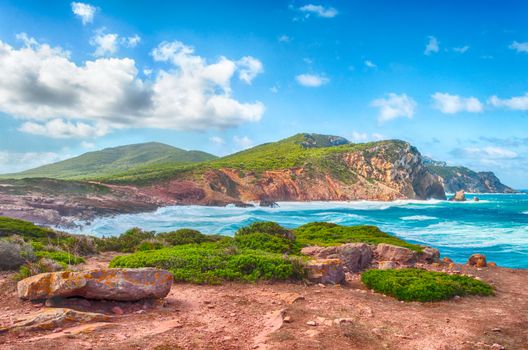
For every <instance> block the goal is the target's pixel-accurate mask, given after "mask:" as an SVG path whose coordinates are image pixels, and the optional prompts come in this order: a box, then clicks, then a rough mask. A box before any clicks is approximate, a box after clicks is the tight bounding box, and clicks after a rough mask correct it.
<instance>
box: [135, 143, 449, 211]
mask: <svg viewBox="0 0 528 350" xmlns="http://www.w3.org/2000/svg"><path fill="white" fill-rule="evenodd" d="M186 183H187V186H182V185H183V182H182V181H181V180H178V179H174V180H171V181H169V182H166V183H164V184H158V185H156V186H152V187H150V188H144V189H142V191H143V192H145V193H150V194H151V195H153V196H157V197H158V196H162V197H163V198H164V199H169V200H170V201H172V202H174V203H176V204H190V203H194V204H226V203H238V202H249V201H260V200H271V201H316V200H321V201H328V200H337V201H339V200H383V201H385V200H396V199H429V198H437V199H445V193H444V190H443V186H442V184H441V182H440V181H439V179H438V177H437V176H434V175H432V174H431V173H430V172H429V171H428V169H427V168H426V167H425V166H424V165H423V162H422V158H421V155H420V153H419V152H418V151H417V150H416V149H415V148H414V147H412V146H410V145H409V144H407V143H403V142H401V143H398V144H384V145H377V146H374V147H372V148H370V149H367V150H364V151H357V152H343V153H337V154H334V155H332V156H331V157H329V158H328V159H326V160H325V163H324V164H305V165H304V166H301V167H295V168H290V169H281V170H268V171H263V172H260V173H255V172H244V171H240V170H236V169H229V168H221V169H215V170H210V171H207V172H206V173H204V174H203V176H202V177H201V178H200V179H196V180H194V181H186ZM191 188H193V189H194V190H193V193H194V192H196V193H200V194H201V195H200V196H199V197H193V198H190V197H187V196H182V191H185V192H189V191H190V189H191Z"/></svg>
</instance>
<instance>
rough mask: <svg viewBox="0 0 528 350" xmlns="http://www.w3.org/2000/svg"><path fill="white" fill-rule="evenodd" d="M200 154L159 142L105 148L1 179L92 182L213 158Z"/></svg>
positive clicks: (210, 155)
mask: <svg viewBox="0 0 528 350" xmlns="http://www.w3.org/2000/svg"><path fill="white" fill-rule="evenodd" d="M215 158H216V156H214V155H212V154H209V153H206V152H201V151H186V150H183V149H180V148H176V147H172V146H169V145H166V144H163V143H157V142H149V143H140V144H134V145H127V146H120V147H113V148H105V149H103V150H101V151H94V152H88V153H85V154H82V155H80V156H78V157H75V158H70V159H66V160H63V161H60V162H57V163H53V164H49V165H44V166H41V167H38V168H34V169H30V170H26V171H23V172H20V173H16V174H7V175H3V176H2V177H3V178H26V177H47V178H54V179H92V178H96V177H101V176H109V175H110V174H114V173H121V172H126V171H131V170H132V169H134V168H136V167H141V166H149V165H160V164H165V163H171V164H187V163H196V162H203V161H208V160H212V159H215Z"/></svg>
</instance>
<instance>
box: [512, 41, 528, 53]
mask: <svg viewBox="0 0 528 350" xmlns="http://www.w3.org/2000/svg"><path fill="white" fill-rule="evenodd" d="M509 48H510V49H512V50H515V51H517V52H525V53H526V52H528V42H522V43H521V42H518V41H514V42H513V43H511V45H510V46H509Z"/></svg>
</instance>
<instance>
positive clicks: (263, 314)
mask: <svg viewBox="0 0 528 350" xmlns="http://www.w3.org/2000/svg"><path fill="white" fill-rule="evenodd" d="M110 257H111V255H103V256H101V257H98V258H96V259H91V260H90V261H89V264H88V266H89V267H94V266H106V263H107V261H108V259H109V258H110ZM463 269H464V272H465V273H469V274H471V275H474V276H478V277H479V278H482V280H485V281H487V282H489V283H491V284H492V285H493V286H494V287H495V288H496V295H495V296H493V297H464V298H457V299H453V300H450V301H445V302H436V303H414V302H413V303H403V302H399V301H397V300H395V299H393V298H390V297H386V296H383V295H380V294H377V293H373V292H371V291H369V290H366V289H365V287H364V286H363V285H362V284H361V282H360V281H359V276H358V275H354V276H350V279H349V281H348V282H347V283H346V284H345V285H343V286H326V287H325V286H322V285H311V286H307V285H305V284H300V283H299V284H291V283H273V284H263V283H259V284H237V283H228V284H224V285H221V286H197V285H191V284H175V285H174V286H173V288H172V290H171V292H170V294H169V295H168V297H167V298H166V299H165V300H163V301H144V302H138V303H124V302H120V303H119V302H105V301H86V300H79V299H73V300H65V301H63V302H61V303H59V304H57V305H59V306H67V307H71V308H75V309H78V310H84V311H95V312H103V313H107V314H109V315H113V312H112V311H111V310H112V308H113V307H115V306H119V307H120V308H121V309H122V310H123V311H124V314H123V315H113V318H112V320H111V321H110V322H107V323H94V324H85V325H79V326H74V327H70V328H65V329H57V330H54V331H31V332H20V333H15V332H10V333H6V334H0V348H1V349H5V350H8V349H65V350H67V349H75V350H82V349H156V350H169V349H420V350H422V349H501V348H502V347H504V348H505V349H528V288H527V286H528V270H510V269H503V268H498V267H490V268H485V269H476V268H469V267H463ZM12 277H13V275H12V274H6V273H4V274H2V275H0V299H1V303H0V325H7V324H9V323H11V322H12V321H13V320H14V319H15V318H17V317H19V316H20V315H25V314H29V313H31V312H35V311H38V310H39V309H41V308H45V307H46V306H44V305H42V304H35V303H31V302H27V301H21V300H19V299H18V298H17V296H16V292H15V286H16V285H15V282H13V278H12ZM313 324H315V325H313ZM494 344H495V345H494Z"/></svg>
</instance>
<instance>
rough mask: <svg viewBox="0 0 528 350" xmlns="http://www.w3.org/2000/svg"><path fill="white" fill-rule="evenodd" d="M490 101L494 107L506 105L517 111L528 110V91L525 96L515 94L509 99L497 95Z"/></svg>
mask: <svg viewBox="0 0 528 350" xmlns="http://www.w3.org/2000/svg"><path fill="white" fill-rule="evenodd" d="M488 103H489V104H490V105H492V106H494V107H505V108H510V109H513V110H517V111H528V93H525V94H524V95H523V96H514V97H511V98H507V99H501V98H499V97H497V96H491V97H490V98H489V99H488Z"/></svg>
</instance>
